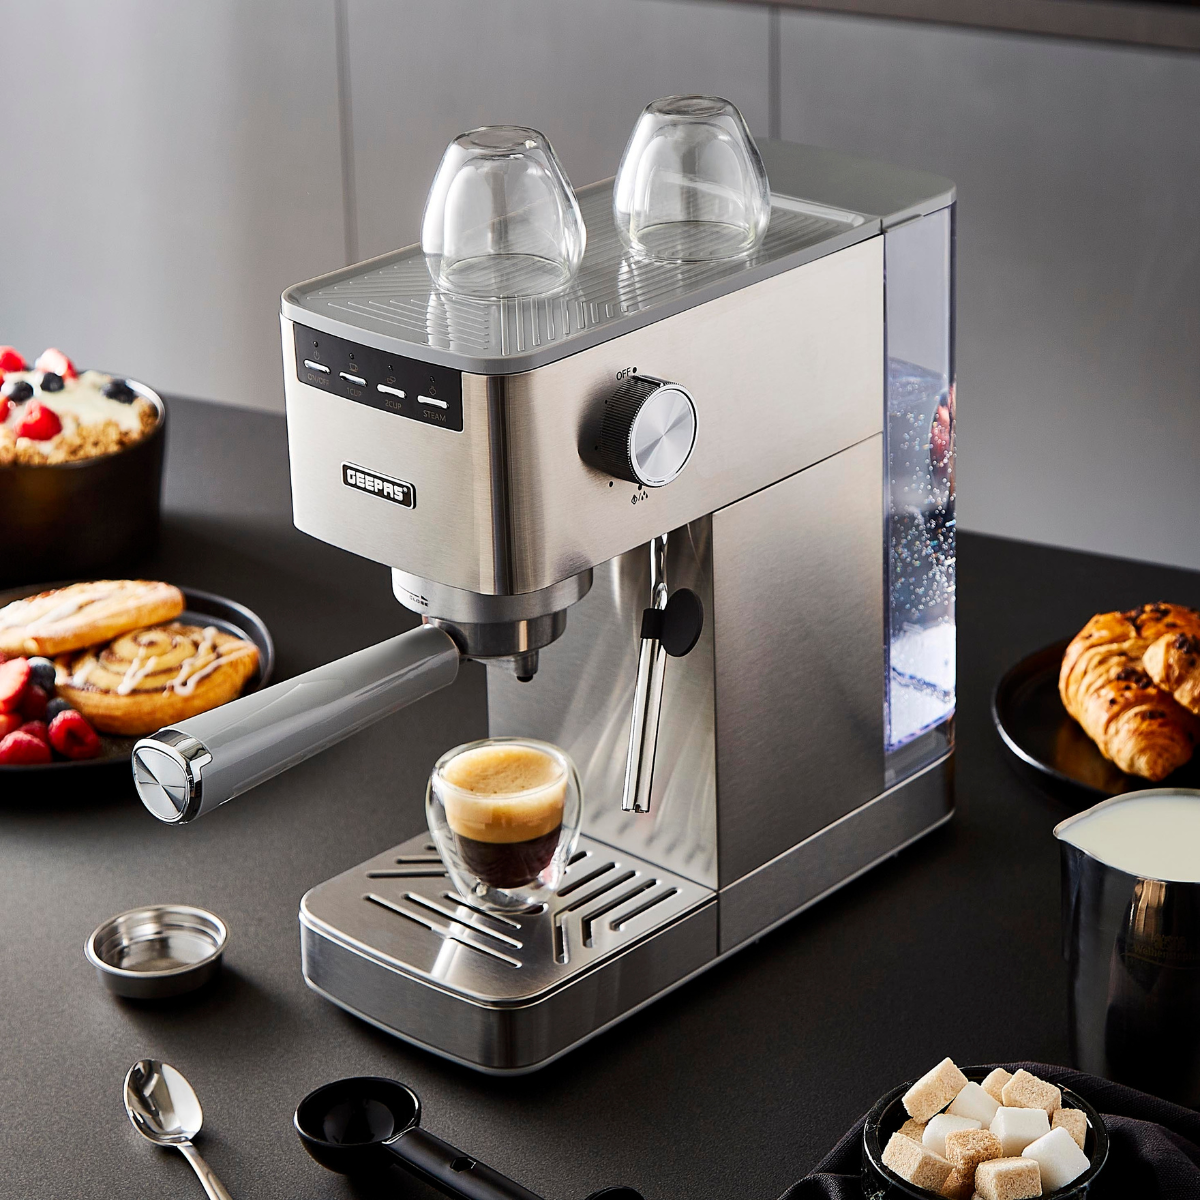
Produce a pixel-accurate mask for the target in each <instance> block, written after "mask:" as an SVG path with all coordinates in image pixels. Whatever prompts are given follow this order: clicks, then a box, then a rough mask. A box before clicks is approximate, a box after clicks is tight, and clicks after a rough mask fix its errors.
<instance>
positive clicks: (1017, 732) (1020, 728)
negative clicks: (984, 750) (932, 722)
mask: <svg viewBox="0 0 1200 1200" xmlns="http://www.w3.org/2000/svg"><path fill="white" fill-rule="evenodd" d="M1069 644H1070V639H1069V638H1064V639H1063V640H1062V641H1061V642H1055V643H1054V645H1052V646H1047V647H1045V649H1043V650H1038V651H1037V652H1036V653H1034V654H1031V655H1030V656H1029V657H1028V658H1023V659H1022V660H1021V661H1020V662H1019V663H1017V665H1016V666H1015V667H1013V668H1012V670H1011V671H1009V672H1008V674H1007V675H1005V676H1004V678H1003V679H1001V680H1000V682H999V684H997V685H996V691H995V693H994V694H993V696H992V720H993V721H994V722H995V724H996V728H997V730H999V733H1000V736H1001V738H1003V739H1004V744H1005V745H1006V746H1007V747H1008V748H1009V750H1011V751H1012V752H1013V754H1015V755H1016V757H1017V758H1018V759H1019V760H1020V761H1021V762H1022V763H1024V764H1025V765H1026V766H1027V767H1030V768H1032V769H1033V770H1034V771H1035V772H1037V773H1038V776H1039V779H1040V781H1041V782H1043V783H1046V784H1049V785H1050V786H1051V787H1052V788H1053V789H1054V790H1056V791H1059V792H1063V793H1066V794H1068V795H1071V796H1072V797H1074V798H1080V799H1087V801H1088V802H1089V803H1093V802H1095V801H1097V800H1103V799H1105V798H1106V797H1108V796H1119V795H1121V793H1122V792H1132V791H1137V790H1139V789H1141V788H1161V787H1189V788H1194V787H1200V756H1198V757H1197V758H1193V759H1192V761H1191V762H1189V763H1185V764H1184V765H1183V766H1182V767H1180V768H1179V770H1178V771H1175V772H1174V773H1173V774H1171V775H1168V776H1167V778H1166V779H1163V780H1161V781H1160V782H1158V783H1154V782H1152V781H1151V780H1149V779H1142V778H1141V777H1140V776H1138V775H1126V774H1125V772H1124V771H1122V770H1121V769H1120V768H1119V767H1117V766H1116V764H1115V763H1111V762H1109V760H1108V759H1107V758H1105V757H1104V755H1103V754H1101V753H1100V751H1099V750H1097V749H1096V744H1095V742H1093V741H1092V739H1091V738H1090V737H1088V735H1087V734H1086V733H1084V732H1083V729H1082V727H1081V726H1080V725H1079V723H1078V722H1077V721H1075V719H1074V718H1073V717H1070V716H1068V715H1067V710H1066V709H1065V708H1063V703H1062V700H1061V698H1060V697H1059V694H1058V671H1059V667H1060V666H1061V665H1062V657H1063V653H1064V651H1065V650H1066V648H1067V646H1068V645H1069Z"/></svg>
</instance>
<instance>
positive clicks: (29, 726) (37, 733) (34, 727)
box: [21, 721, 50, 746]
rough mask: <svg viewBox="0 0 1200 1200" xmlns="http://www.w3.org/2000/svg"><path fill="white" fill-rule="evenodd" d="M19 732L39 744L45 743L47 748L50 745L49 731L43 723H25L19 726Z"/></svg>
mask: <svg viewBox="0 0 1200 1200" xmlns="http://www.w3.org/2000/svg"><path fill="white" fill-rule="evenodd" d="M21 732H22V733H27V734H29V736H30V737H35V738H37V740H38V741H39V742H45V743H46V745H47V746H48V745H50V730H49V729H48V728H47V727H46V722H45V721H26V722H25V724H24V725H22V726H21Z"/></svg>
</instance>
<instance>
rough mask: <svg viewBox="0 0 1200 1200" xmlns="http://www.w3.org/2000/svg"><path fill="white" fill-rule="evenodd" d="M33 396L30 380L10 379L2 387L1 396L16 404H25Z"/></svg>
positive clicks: (0, 388)
mask: <svg viewBox="0 0 1200 1200" xmlns="http://www.w3.org/2000/svg"><path fill="white" fill-rule="evenodd" d="M32 395H33V384H31V383H30V382H29V380H28V379H10V380H8V381H7V382H6V383H5V384H4V386H3V387H0V396H5V397H7V398H8V399H9V400H11V401H12V402H13V403H14V404H24V403H25V401H26V400H28V399H29V397H30V396H32Z"/></svg>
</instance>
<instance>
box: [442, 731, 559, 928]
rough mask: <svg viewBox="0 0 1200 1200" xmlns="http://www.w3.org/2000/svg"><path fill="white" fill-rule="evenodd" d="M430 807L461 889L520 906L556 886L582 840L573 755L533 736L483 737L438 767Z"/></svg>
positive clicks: (501, 907)
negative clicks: (580, 839)
mask: <svg viewBox="0 0 1200 1200" xmlns="http://www.w3.org/2000/svg"><path fill="white" fill-rule="evenodd" d="M425 812H426V816H427V818H428V820H429V832H430V833H431V834H432V836H433V840H434V843H435V844H436V845H437V848H438V852H439V853H440V854H441V856H442V861H443V862H444V863H445V864H446V869H447V870H448V871H449V873H450V878H451V879H452V880H453V882H454V886H455V887H456V888H457V889H458V892H459V895H461V896H463V897H464V898H465V899H470V900H473V901H475V902H476V903H478V904H481V905H483V906H484V907H485V908H490V909H494V910H495V911H498V912H521V911H525V910H528V909H530V908H534V907H536V906H537V905H539V904H542V903H544V902H545V901H547V900H548V899H549V898H550V897H551V896H552V895H553V894H554V892H555V891H556V890H557V889H558V885H559V884H560V883H561V882H562V877H563V872H564V871H565V870H566V866H567V860H568V859H569V858H570V857H571V854H572V853H573V852H574V849H575V844H576V842H577V841H578V840H579V826H580V822H581V820H582V817H583V790H582V788H581V786H580V783H579V773H578V771H576V769H575V764H574V763H573V762H572V761H571V758H570V756H569V755H568V754H567V753H566V752H565V751H563V750H560V749H559V748H558V747H557V746H553V745H551V744H550V743H549V742H539V741H536V740H534V739H532V738H514V737H499V738H484V739H483V740H482V741H478V742H468V743H467V744H466V745H463V746H456V747H455V748H454V749H453V750H448V751H447V752H446V753H445V754H443V755H442V757H441V758H439V759H438V761H437V763H436V764H435V765H434V768H433V771H432V773H431V774H430V776H429V787H428V790H427V791H426V793H425Z"/></svg>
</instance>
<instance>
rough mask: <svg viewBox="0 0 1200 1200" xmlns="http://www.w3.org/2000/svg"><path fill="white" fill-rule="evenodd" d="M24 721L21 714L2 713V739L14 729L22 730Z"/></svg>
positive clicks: (0, 720) (0, 716)
mask: <svg viewBox="0 0 1200 1200" xmlns="http://www.w3.org/2000/svg"><path fill="white" fill-rule="evenodd" d="M24 720H25V718H24V717H22V716H21V714H20V713H5V712H0V738H6V737H8V735H9V734H10V733H12V731H13V730H14V729H20V728H21V725H22V723H23V722H24Z"/></svg>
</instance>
